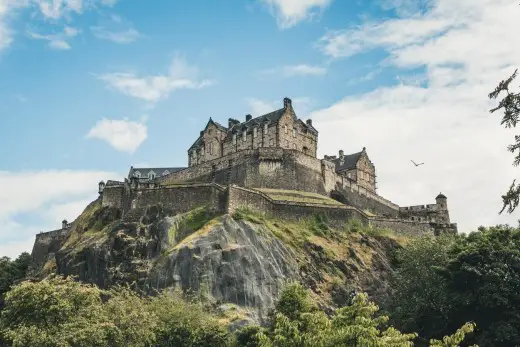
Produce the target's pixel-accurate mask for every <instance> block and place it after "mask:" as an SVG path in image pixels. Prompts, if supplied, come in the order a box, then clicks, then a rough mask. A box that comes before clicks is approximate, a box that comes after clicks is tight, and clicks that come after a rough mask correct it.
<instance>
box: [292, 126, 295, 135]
mask: <svg viewBox="0 0 520 347" xmlns="http://www.w3.org/2000/svg"><path fill="white" fill-rule="evenodd" d="M292 136H293V137H296V128H293V130H292Z"/></svg>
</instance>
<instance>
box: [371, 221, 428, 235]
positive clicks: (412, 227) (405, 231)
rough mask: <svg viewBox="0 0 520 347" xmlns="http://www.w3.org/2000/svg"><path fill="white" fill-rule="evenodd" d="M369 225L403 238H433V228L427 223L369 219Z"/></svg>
mask: <svg viewBox="0 0 520 347" xmlns="http://www.w3.org/2000/svg"><path fill="white" fill-rule="evenodd" d="M370 225H372V226H373V227H377V228H388V229H391V230H393V231H394V232H395V233H397V234H401V235H405V236H412V237H414V236H415V237H417V236H434V234H435V232H434V228H433V227H432V226H431V225H430V224H429V223H419V222H411V221H403V220H399V219H386V218H370Z"/></svg>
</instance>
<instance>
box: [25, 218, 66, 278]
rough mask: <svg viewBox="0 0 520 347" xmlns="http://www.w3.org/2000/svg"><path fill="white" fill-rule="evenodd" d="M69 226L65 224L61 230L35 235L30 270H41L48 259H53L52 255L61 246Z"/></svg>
mask: <svg viewBox="0 0 520 347" xmlns="http://www.w3.org/2000/svg"><path fill="white" fill-rule="evenodd" d="M70 226H71V225H70V224H68V223H67V224H65V225H64V227H62V228H61V229H57V230H52V231H47V232H41V233H39V234H36V240H35V241H34V245H33V249H32V252H31V256H32V262H31V268H33V269H38V268H41V267H42V266H43V265H44V264H45V263H46V262H47V261H48V260H49V259H52V258H53V257H54V253H56V252H57V251H58V250H59V249H60V248H61V246H62V245H63V242H64V241H65V239H66V237H67V235H68V233H69V230H70Z"/></svg>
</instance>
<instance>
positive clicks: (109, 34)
mask: <svg viewBox="0 0 520 347" xmlns="http://www.w3.org/2000/svg"><path fill="white" fill-rule="evenodd" d="M90 30H92V34H94V36H95V37H97V38H98V39H101V40H109V41H113V42H116V43H121V44H125V43H132V42H134V41H135V40H137V39H139V38H140V37H141V34H139V32H138V31H137V30H135V29H133V28H130V29H126V30H123V31H109V30H108V29H107V28H105V27H99V26H94V27H91V28H90Z"/></svg>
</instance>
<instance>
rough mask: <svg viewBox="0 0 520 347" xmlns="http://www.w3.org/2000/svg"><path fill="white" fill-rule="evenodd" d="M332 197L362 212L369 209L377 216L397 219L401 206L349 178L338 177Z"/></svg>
mask: <svg viewBox="0 0 520 347" xmlns="http://www.w3.org/2000/svg"><path fill="white" fill-rule="evenodd" d="M331 196H332V197H333V198H334V199H336V200H338V201H340V202H343V203H345V204H347V205H351V206H354V207H357V208H359V209H361V210H365V209H368V210H370V211H371V212H372V213H375V214H377V215H381V216H386V217H391V218H397V217H398V216H399V206H398V205H397V204H394V203H393V202H391V201H390V200H387V199H385V198H382V197H381V196H379V195H376V194H374V193H372V192H370V191H369V190H367V189H365V188H363V187H361V186H359V185H357V184H356V183H354V182H352V181H350V180H349V179H347V178H344V177H342V176H339V175H337V180H336V190H335V191H334V192H333V193H331Z"/></svg>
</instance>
